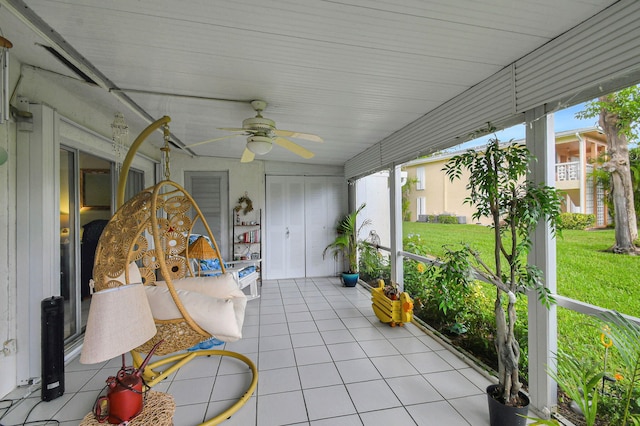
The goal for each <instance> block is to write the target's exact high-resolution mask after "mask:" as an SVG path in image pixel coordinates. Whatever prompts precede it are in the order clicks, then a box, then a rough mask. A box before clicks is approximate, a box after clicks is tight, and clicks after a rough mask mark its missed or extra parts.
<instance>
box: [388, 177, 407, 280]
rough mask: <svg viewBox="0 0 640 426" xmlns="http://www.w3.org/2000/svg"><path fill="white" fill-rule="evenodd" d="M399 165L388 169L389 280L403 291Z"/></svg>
mask: <svg viewBox="0 0 640 426" xmlns="http://www.w3.org/2000/svg"><path fill="white" fill-rule="evenodd" d="M400 172H401V167H400V166H394V167H392V168H391V169H390V170H389V206H390V212H389V220H390V225H391V257H390V259H389V260H390V261H391V281H393V282H395V283H398V287H399V289H400V291H404V267H403V262H402V259H403V257H402V255H401V254H400V253H399V252H400V251H402V187H401V173H400Z"/></svg>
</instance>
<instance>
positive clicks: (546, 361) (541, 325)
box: [525, 107, 558, 417]
mask: <svg viewBox="0 0 640 426" xmlns="http://www.w3.org/2000/svg"><path fill="white" fill-rule="evenodd" d="M525 119H526V126H527V130H526V140H527V148H529V151H531V153H532V154H533V155H534V156H535V157H536V158H537V160H538V161H537V162H533V163H532V164H531V175H530V176H529V178H530V179H532V180H533V181H534V182H539V183H544V184H546V185H549V186H555V176H554V171H555V135H554V126H553V115H552V114H549V115H546V114H545V109H544V107H537V108H535V109H533V110H530V111H527V112H526V113H525ZM532 241H533V249H532V250H531V253H529V262H530V263H532V264H534V265H536V266H537V267H538V268H540V270H541V271H542V273H543V276H544V281H545V285H546V286H547V287H548V288H549V290H551V293H556V242H555V240H554V238H552V236H551V232H550V230H549V227H548V226H547V225H546V223H541V224H540V226H538V228H537V229H536V232H535V233H534V235H533V236H532ZM528 307H529V396H530V398H531V405H532V407H533V408H534V409H535V410H537V411H538V412H539V413H540V414H541V415H543V416H545V417H549V415H550V414H551V411H552V408H553V407H555V405H557V392H556V389H557V388H556V383H555V382H554V381H553V380H552V379H551V378H550V377H549V376H548V375H547V373H546V368H547V366H549V367H551V368H552V367H553V363H552V357H553V354H554V353H556V352H557V346H558V342H557V319H556V307H555V306H552V307H551V309H547V308H545V307H544V306H543V305H542V304H541V303H540V302H539V301H538V298H537V295H536V293H535V291H532V292H529V293H528Z"/></svg>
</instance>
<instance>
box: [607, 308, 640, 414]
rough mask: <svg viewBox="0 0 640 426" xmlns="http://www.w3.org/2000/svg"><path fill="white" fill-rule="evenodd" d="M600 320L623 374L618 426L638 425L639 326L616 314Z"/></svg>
mask: <svg viewBox="0 0 640 426" xmlns="http://www.w3.org/2000/svg"><path fill="white" fill-rule="evenodd" d="M602 319H603V320H604V321H605V323H606V325H607V327H605V328H604V332H605V334H606V335H607V337H609V338H610V339H611V340H612V341H613V346H614V347H615V348H616V350H617V352H618V354H619V355H620V358H621V359H622V365H623V368H624V372H623V374H622V376H621V377H620V379H621V380H620V385H621V386H622V389H623V390H622V392H621V409H622V412H621V413H619V414H620V423H619V424H620V425H621V426H627V425H634V426H638V425H640V411H639V407H640V398H638V397H637V395H638V390H637V388H638V386H640V325H638V324H637V323H634V322H631V321H629V320H628V319H627V318H625V317H624V316H622V315H621V314H620V313H618V312H606V313H604V314H602Z"/></svg>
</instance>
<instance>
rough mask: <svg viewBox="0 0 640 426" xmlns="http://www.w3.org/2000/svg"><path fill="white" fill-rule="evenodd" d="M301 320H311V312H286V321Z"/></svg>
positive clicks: (295, 321) (294, 321)
mask: <svg viewBox="0 0 640 426" xmlns="http://www.w3.org/2000/svg"><path fill="white" fill-rule="evenodd" d="M301 321H313V317H312V316H311V312H309V311H308V310H305V311H303V312H287V322H288V323H290V324H291V323H297V322H301Z"/></svg>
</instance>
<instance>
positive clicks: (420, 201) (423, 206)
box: [416, 197, 427, 218]
mask: <svg viewBox="0 0 640 426" xmlns="http://www.w3.org/2000/svg"><path fill="white" fill-rule="evenodd" d="M416 202H417V205H418V206H417V208H418V212H417V215H418V216H417V217H418V218H420V215H423V214H427V199H426V197H418V198H417V199H416Z"/></svg>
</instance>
